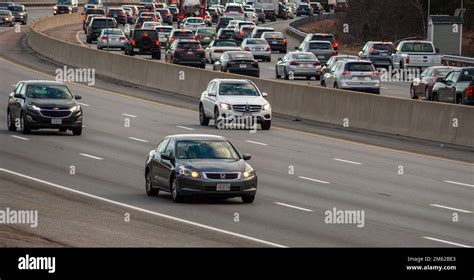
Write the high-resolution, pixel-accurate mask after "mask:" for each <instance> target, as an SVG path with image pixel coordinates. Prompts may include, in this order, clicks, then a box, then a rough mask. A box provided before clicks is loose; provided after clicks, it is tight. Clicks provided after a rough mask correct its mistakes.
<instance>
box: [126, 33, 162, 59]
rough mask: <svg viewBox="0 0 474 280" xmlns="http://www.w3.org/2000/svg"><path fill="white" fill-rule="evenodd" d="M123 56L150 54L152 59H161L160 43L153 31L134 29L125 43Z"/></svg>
mask: <svg viewBox="0 0 474 280" xmlns="http://www.w3.org/2000/svg"><path fill="white" fill-rule="evenodd" d="M125 54H126V55H132V56H133V55H135V54H151V58H153V59H161V43H160V40H159V37H158V32H157V31H156V30H155V29H134V30H131V31H130V38H129V40H128V41H127V42H125Z"/></svg>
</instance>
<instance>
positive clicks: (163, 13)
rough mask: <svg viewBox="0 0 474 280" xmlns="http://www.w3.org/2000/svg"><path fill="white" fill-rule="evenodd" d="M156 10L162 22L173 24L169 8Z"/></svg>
mask: <svg viewBox="0 0 474 280" xmlns="http://www.w3.org/2000/svg"><path fill="white" fill-rule="evenodd" d="M156 11H157V12H158V13H160V15H161V18H162V19H163V23H167V24H169V25H171V24H173V15H172V14H171V11H170V10H169V9H156Z"/></svg>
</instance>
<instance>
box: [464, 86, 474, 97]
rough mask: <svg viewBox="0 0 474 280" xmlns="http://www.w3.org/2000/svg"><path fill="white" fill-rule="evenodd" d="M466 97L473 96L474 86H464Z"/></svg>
mask: <svg viewBox="0 0 474 280" xmlns="http://www.w3.org/2000/svg"><path fill="white" fill-rule="evenodd" d="M466 97H474V86H468V87H467V88H466Z"/></svg>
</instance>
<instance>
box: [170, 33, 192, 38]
mask: <svg viewBox="0 0 474 280" xmlns="http://www.w3.org/2000/svg"><path fill="white" fill-rule="evenodd" d="M173 37H176V38H193V37H194V35H193V33H192V32H191V31H189V32H188V31H179V32H175V33H174V34H173Z"/></svg>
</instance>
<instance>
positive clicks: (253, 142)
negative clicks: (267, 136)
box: [245, 140, 268, 146]
mask: <svg viewBox="0 0 474 280" xmlns="http://www.w3.org/2000/svg"><path fill="white" fill-rule="evenodd" d="M245 142H247V143H252V144H256V145H261V146H268V144H265V143H260V142H255V141H250V140H245Z"/></svg>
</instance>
